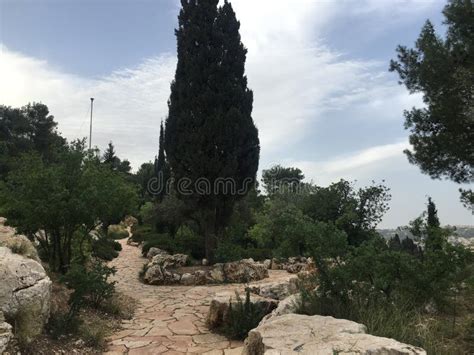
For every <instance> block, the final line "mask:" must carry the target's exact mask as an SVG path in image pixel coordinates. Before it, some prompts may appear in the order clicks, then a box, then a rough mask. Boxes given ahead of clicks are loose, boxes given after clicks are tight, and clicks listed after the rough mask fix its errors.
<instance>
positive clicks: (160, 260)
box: [148, 248, 188, 268]
mask: <svg viewBox="0 0 474 355" xmlns="http://www.w3.org/2000/svg"><path fill="white" fill-rule="evenodd" d="M150 249H151V248H150ZM187 263H188V256H187V255H185V254H174V255H170V254H168V253H166V254H158V255H155V256H153V258H152V259H151V261H150V263H149V264H148V267H151V266H153V265H160V266H163V267H164V268H175V267H180V266H185V265H186V264H187Z"/></svg>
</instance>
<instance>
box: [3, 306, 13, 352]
mask: <svg viewBox="0 0 474 355" xmlns="http://www.w3.org/2000/svg"><path fill="white" fill-rule="evenodd" d="M12 338H13V333H12V326H11V325H10V324H8V323H7V322H5V318H4V317H3V313H2V312H1V311H0V354H3V352H4V351H5V350H6V349H7V346H8V343H9V342H10V340H11V339H12Z"/></svg>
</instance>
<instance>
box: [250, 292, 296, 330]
mask: <svg viewBox="0 0 474 355" xmlns="http://www.w3.org/2000/svg"><path fill="white" fill-rule="evenodd" d="M300 302H301V295H300V294H299V293H295V294H294V295H291V296H289V297H287V298H285V299H284V300H281V301H280V302H279V303H278V306H277V308H275V309H274V310H273V311H272V312H271V313H269V314H267V315H266V316H265V317H263V319H262V320H261V321H260V324H259V325H262V324H263V323H265V322H266V321H267V320H269V319H270V318H275V317H278V316H282V315H284V314H293V313H296V311H297V310H298V305H299V303H300Z"/></svg>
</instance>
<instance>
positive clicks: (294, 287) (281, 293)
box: [249, 275, 298, 300]
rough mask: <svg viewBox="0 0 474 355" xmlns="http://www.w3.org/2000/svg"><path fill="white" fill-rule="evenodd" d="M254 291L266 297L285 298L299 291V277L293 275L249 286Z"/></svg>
mask: <svg viewBox="0 0 474 355" xmlns="http://www.w3.org/2000/svg"><path fill="white" fill-rule="evenodd" d="M249 289H250V291H251V292H252V293H255V294H257V295H259V296H262V297H266V298H273V299H275V300H283V299H285V298H287V297H288V296H290V295H292V294H294V293H296V292H298V277H297V276H296V275H291V277H290V278H288V279H287V280H283V281H281V280H279V281H272V282H266V283H260V284H257V285H252V286H249Z"/></svg>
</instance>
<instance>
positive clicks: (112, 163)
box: [102, 142, 132, 174]
mask: <svg viewBox="0 0 474 355" xmlns="http://www.w3.org/2000/svg"><path fill="white" fill-rule="evenodd" d="M102 161H103V164H105V165H107V166H108V167H109V168H110V169H112V170H114V171H118V172H121V173H125V174H128V173H130V170H132V167H131V166H130V162H129V161H128V160H120V158H119V157H117V156H116V155H115V147H114V145H113V143H112V142H109V145H108V146H107V149H106V150H105V152H104V155H103V156H102Z"/></svg>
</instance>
